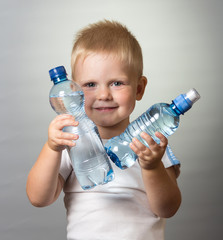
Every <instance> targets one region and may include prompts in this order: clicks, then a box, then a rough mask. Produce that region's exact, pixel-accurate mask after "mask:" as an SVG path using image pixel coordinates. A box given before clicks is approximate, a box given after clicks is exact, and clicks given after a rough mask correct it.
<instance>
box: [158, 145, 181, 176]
mask: <svg viewBox="0 0 223 240" xmlns="http://www.w3.org/2000/svg"><path fill="white" fill-rule="evenodd" d="M162 162H163V164H164V167H165V168H169V167H172V166H173V167H174V168H175V171H176V176H177V177H178V176H179V175H180V161H179V160H178V159H177V158H176V156H175V155H174V153H173V151H172V149H171V148H170V145H167V148H166V151H165V153H164V155H163V158H162Z"/></svg>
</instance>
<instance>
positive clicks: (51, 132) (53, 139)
mask: <svg viewBox="0 0 223 240" xmlns="http://www.w3.org/2000/svg"><path fill="white" fill-rule="evenodd" d="M77 125H78V122H77V121H75V119H74V117H73V116H72V115H68V114H62V115H58V116H57V117H55V118H54V120H53V121H52V122H51V123H50V125H49V129H48V145H49V147H50V148H51V149H52V150H54V151H58V152H59V151H62V150H63V149H65V147H66V146H69V147H73V146H75V142H74V141H73V140H76V139H78V135H75V134H72V133H67V132H63V131H62V130H63V128H64V127H67V126H75V127H76V126H77Z"/></svg>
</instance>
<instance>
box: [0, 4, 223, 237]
mask: <svg viewBox="0 0 223 240" xmlns="http://www.w3.org/2000/svg"><path fill="white" fill-rule="evenodd" d="M222 11H223V1H221V0H193V1H190V0H175V1H174V0H163V1H161V0H144V1H143V0H137V1H135V0H133V1H129V0H122V1H120V0H110V1H109V0H108V1H105V0H94V1H92V0H82V1H77V0H73V1H71V0H66V1H56V0H54V1H49V0H44V1H42V0H33V1H28V0H27V1H24V0H1V1H0V26H1V28H0V30H1V38H0V62H1V64H0V66H1V71H0V74H1V77H0V81H1V84H0V104H1V105H0V107H1V118H0V126H1V136H0V151H1V168H0V176H1V181H0V189H1V194H0V235H1V239H3V240H12V239H18V240H28V239H32V240H35V239H36V240H37V239H38V240H39V239H48V240H50V239H52V240H55V239H65V236H66V216H65V210H64V207H63V194H62V195H61V197H60V198H59V200H58V201H57V202H56V203H55V204H53V205H52V206H49V207H47V208H41V209H38V208H35V207H33V206H31V205H30V203H29V202H28V199H27V197H26V192H25V186H26V179H27V175H28V172H29V170H30V168H31V167H32V165H33V164H34V162H35V160H36V158H37V156H38V154H39V152H40V150H41V148H42V146H43V144H44V142H45V141H46V139H47V129H48V125H49V123H50V121H51V120H52V119H53V118H54V117H55V113H54V112H53V110H52V109H51V107H50V105H49V102H48V93H49V90H50V88H51V86H52V85H51V82H50V80H49V76H48V70H49V69H50V68H52V67H55V66H58V65H64V66H66V68H67V70H68V73H69V75H70V52H71V48H72V42H73V36H74V34H75V33H76V32H77V31H78V30H79V29H80V28H81V27H83V26H86V25H87V24H89V23H92V22H95V21H98V20H102V19H104V18H106V19H110V20H111V19H113V20H118V21H120V22H122V23H123V24H125V25H127V27H128V28H129V29H130V30H131V31H132V32H133V33H134V34H135V36H136V37H137V39H138V40H139V42H140V44H141V46H142V49H143V54H144V66H145V67H144V74H145V75H146V76H147V77H148V80H149V83H148V87H147V90H146V94H145V98H144V99H143V100H142V101H141V102H139V103H138V104H137V108H136V110H135V111H134V113H133V116H132V119H134V118H136V117H137V116H138V115H139V114H141V113H142V112H144V111H145V110H146V109H147V107H149V106H150V105H152V104H153V103H155V102H160V101H163V102H170V100H171V99H172V98H174V97H175V96H177V95H178V94H180V93H184V92H185V91H187V90H189V89H190V88H192V87H194V88H196V89H197V90H198V91H199V92H200V94H201V96H202V98H201V100H200V101H199V102H197V104H196V105H194V107H193V108H192V109H191V110H190V111H189V112H188V113H186V114H185V115H184V116H183V117H182V118H181V124H182V125H181V126H180V128H179V130H178V131H177V132H176V133H175V134H174V135H173V136H171V137H170V139H169V142H170V144H171V146H172V148H173V150H174V152H175V154H176V156H177V157H178V158H179V159H180V161H181V164H182V167H181V175H180V177H179V185H180V188H181V190H182V195H183V202H182V206H181V208H180V210H179V211H178V213H177V214H176V215H175V216H174V217H173V218H171V219H169V220H168V221H167V230H166V239H167V240H177V239H181V240H188V239H196V240H197V239H202V240H209V239H219V238H220V234H221V232H222V229H221V228H222V214H223V211H222V210H223V209H222V202H223V198H222V193H221V192H222V160H223V154H222V148H223V147H222V136H223V134H222V133H223V131H222V126H221V125H222V110H223V109H222V91H223V88H222V87H223V81H222V69H223V64H222V56H223V54H222V51H223V50H222V42H223V41H222V40H223V39H222V36H223V29H222V23H223V22H222V20H223V14H222ZM95 224H97V223H95Z"/></svg>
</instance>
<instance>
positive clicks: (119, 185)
mask: <svg viewBox="0 0 223 240" xmlns="http://www.w3.org/2000/svg"><path fill="white" fill-rule="evenodd" d="M162 161H163V163H164V166H165V167H170V166H175V167H176V171H177V172H178V170H179V161H178V160H177V159H176V158H175V156H174V155H173V153H172V151H171V149H170V148H169V147H168V148H167V151H166V153H165V154H164V156H163V159H162ZM112 167H113V170H114V173H115V179H114V180H113V181H112V182H109V183H107V184H105V185H100V186H96V187H95V188H93V189H91V190H83V189H82V188H81V187H80V185H79V183H78V182H77V179H76V176H75V173H74V171H73V168H72V165H71V162H70V159H69V156H68V153H67V151H66V150H64V151H63V154H62V160H61V167H60V174H61V176H62V177H63V178H64V179H65V181H66V182H65V186H64V193H65V197H64V203H65V207H66V209H67V239H68V240H74V239H75V240H83V239H84V240H117V239H119V240H125V239H126V240H147V239H148V240H163V239H164V226H165V220H164V219H161V218H159V217H157V216H155V215H154V214H153V212H152V211H151V209H150V207H149V204H148V200H147V196H146V192H145V189H144V185H143V180H142V176H141V168H140V166H139V164H138V162H136V163H135V164H134V165H133V166H132V167H131V168H128V169H125V170H121V169H119V168H118V167H116V166H115V165H114V164H112ZM177 175H178V173H177Z"/></svg>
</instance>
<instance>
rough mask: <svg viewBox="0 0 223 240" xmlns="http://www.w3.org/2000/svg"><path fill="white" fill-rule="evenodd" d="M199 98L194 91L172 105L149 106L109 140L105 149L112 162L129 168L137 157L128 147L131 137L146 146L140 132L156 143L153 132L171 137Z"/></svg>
mask: <svg viewBox="0 0 223 240" xmlns="http://www.w3.org/2000/svg"><path fill="white" fill-rule="evenodd" d="M199 98H200V95H199V94H198V92H197V91H196V90H195V89H191V90H190V91H189V92H188V93H186V94H181V95H179V96H178V97H177V98H175V99H174V100H173V102H172V104H167V103H157V104H154V105H153V106H151V107H150V108H149V109H148V110H147V111H146V112H145V113H143V114H142V115H141V116H140V117H138V118H137V119H136V120H135V121H133V122H131V123H130V124H129V125H128V127H127V128H126V130H125V132H124V133H122V134H121V135H120V136H116V137H114V138H112V139H110V140H109V141H108V142H107V143H106V144H105V148H106V151H107V153H108V155H109V156H110V158H111V159H112V161H113V162H114V163H115V164H116V165H117V166H118V167H120V168H121V169H125V168H128V167H131V166H132V165H133V164H134V163H135V161H136V159H137V155H136V154H135V153H134V152H133V151H132V150H131V148H130V147H129V144H130V142H131V141H132V138H133V137H136V138H138V139H139V141H141V142H142V143H143V144H145V145H146V146H147V147H149V146H148V144H147V143H146V142H145V141H144V139H142V138H141V137H140V133H141V132H146V133H148V134H149V135H150V136H151V137H152V138H153V139H154V140H155V141H156V142H157V143H159V141H160V140H159V138H157V137H156V136H155V132H160V133H162V134H163V135H164V136H165V137H169V136H170V135H172V134H173V133H174V132H175V131H176V130H177V128H178V126H179V122H180V115H181V114H184V113H185V112H186V111H188V110H189V109H190V108H191V107H192V105H193V104H194V103H195V102H196V101H197V100H198V99H199Z"/></svg>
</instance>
